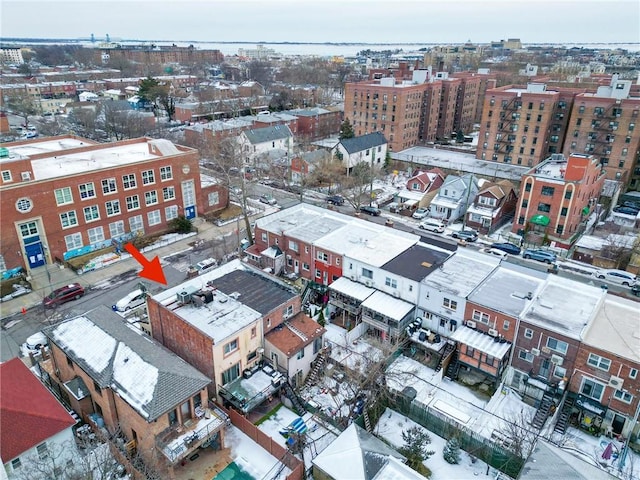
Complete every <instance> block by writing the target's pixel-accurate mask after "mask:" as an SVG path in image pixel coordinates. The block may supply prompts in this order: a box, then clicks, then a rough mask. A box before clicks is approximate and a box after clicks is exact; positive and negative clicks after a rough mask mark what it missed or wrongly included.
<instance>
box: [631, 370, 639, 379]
mask: <svg viewBox="0 0 640 480" xmlns="http://www.w3.org/2000/svg"><path fill="white" fill-rule="evenodd" d="M637 376H638V370H637V369H635V368H632V369H631V370H629V378H636V377H637Z"/></svg>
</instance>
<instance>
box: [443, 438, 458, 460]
mask: <svg viewBox="0 0 640 480" xmlns="http://www.w3.org/2000/svg"><path fill="white" fill-rule="evenodd" d="M442 456H443V457H444V459H445V460H446V461H447V462H448V463H451V464H458V463H460V444H459V443H458V439H457V438H455V437H453V438H450V439H449V441H447V444H446V445H445V446H444V449H443V450H442Z"/></svg>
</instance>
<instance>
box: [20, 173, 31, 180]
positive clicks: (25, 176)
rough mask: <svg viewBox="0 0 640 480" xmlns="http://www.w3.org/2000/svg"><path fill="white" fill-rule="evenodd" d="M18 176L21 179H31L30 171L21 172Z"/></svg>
mask: <svg viewBox="0 0 640 480" xmlns="http://www.w3.org/2000/svg"><path fill="white" fill-rule="evenodd" d="M20 176H21V177H22V180H31V172H22V173H21V174H20Z"/></svg>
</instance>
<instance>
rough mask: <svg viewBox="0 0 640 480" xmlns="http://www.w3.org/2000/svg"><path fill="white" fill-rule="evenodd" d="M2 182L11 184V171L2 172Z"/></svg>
mask: <svg viewBox="0 0 640 480" xmlns="http://www.w3.org/2000/svg"><path fill="white" fill-rule="evenodd" d="M2 181H3V182H10V181H11V171H10V170H3V171H2Z"/></svg>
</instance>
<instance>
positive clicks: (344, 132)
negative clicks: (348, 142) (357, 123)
mask: <svg viewBox="0 0 640 480" xmlns="http://www.w3.org/2000/svg"><path fill="white" fill-rule="evenodd" d="M355 136H356V134H355V132H354V131H353V127H352V126H351V123H350V122H349V119H348V118H345V120H344V122H342V125H340V135H338V138H339V139H340V140H343V139H345V138H353V137H355Z"/></svg>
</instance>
